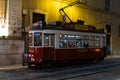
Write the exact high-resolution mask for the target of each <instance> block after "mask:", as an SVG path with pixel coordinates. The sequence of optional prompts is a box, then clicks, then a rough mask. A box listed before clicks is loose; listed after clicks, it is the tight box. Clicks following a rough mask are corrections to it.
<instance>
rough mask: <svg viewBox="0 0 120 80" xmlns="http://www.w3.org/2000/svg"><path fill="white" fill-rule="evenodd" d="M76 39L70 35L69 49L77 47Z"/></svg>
mask: <svg viewBox="0 0 120 80" xmlns="http://www.w3.org/2000/svg"><path fill="white" fill-rule="evenodd" d="M74 39H75V36H74V35H68V38H67V40H68V43H67V47H68V48H73V47H75V41H74Z"/></svg>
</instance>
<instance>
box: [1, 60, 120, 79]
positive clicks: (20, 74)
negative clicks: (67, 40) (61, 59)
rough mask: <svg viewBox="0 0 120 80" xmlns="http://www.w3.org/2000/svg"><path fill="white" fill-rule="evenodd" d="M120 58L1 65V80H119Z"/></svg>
mask: <svg viewBox="0 0 120 80" xmlns="http://www.w3.org/2000/svg"><path fill="white" fill-rule="evenodd" d="M119 75H120V59H119V58H107V59H105V60H104V61H101V62H99V63H97V64H90V65H82V66H81V65H76V66H64V67H54V68H42V69H41V68H39V69H38V68H37V69H36V68H33V69H28V68H27V66H22V65H11V66H1V67H0V80H119V79H120V76H119Z"/></svg>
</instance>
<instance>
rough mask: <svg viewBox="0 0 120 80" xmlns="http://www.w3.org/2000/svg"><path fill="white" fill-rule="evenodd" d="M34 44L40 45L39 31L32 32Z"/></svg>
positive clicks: (40, 36)
mask: <svg viewBox="0 0 120 80" xmlns="http://www.w3.org/2000/svg"><path fill="white" fill-rule="evenodd" d="M34 46H42V34H41V33H39V32H36V33H34Z"/></svg>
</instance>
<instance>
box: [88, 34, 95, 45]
mask: <svg viewBox="0 0 120 80" xmlns="http://www.w3.org/2000/svg"><path fill="white" fill-rule="evenodd" d="M94 46H95V37H94V36H89V47H94Z"/></svg>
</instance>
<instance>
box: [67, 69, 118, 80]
mask: <svg viewBox="0 0 120 80" xmlns="http://www.w3.org/2000/svg"><path fill="white" fill-rule="evenodd" d="M66 80H120V68H119V69H114V70H111V71H106V72H102V73H95V74H90V75H84V76H81V77H74V78H70V79H66Z"/></svg>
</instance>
